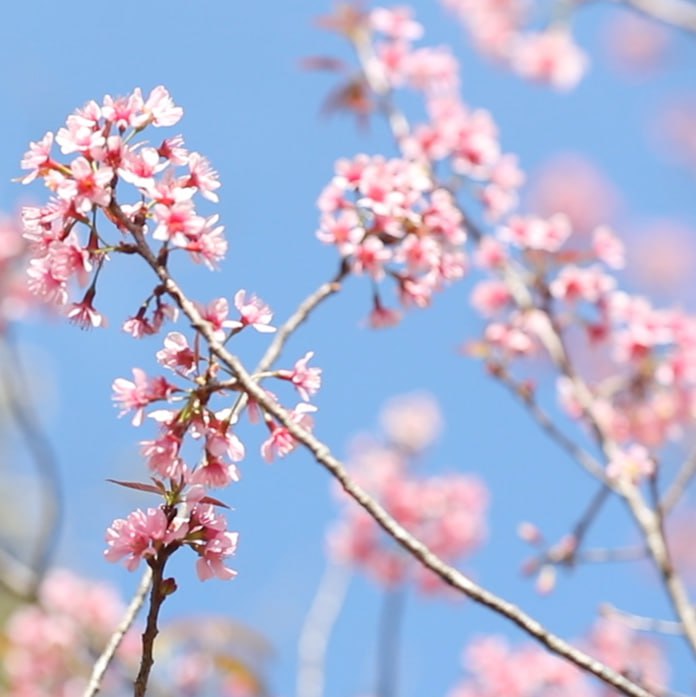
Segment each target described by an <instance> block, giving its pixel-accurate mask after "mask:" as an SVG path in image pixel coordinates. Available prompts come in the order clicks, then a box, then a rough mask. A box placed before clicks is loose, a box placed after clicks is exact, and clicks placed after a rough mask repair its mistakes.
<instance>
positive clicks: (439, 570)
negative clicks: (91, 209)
mask: <svg viewBox="0 0 696 697" xmlns="http://www.w3.org/2000/svg"><path fill="white" fill-rule="evenodd" d="M111 210H112V212H113V213H114V214H115V216H116V218H117V219H118V220H119V222H120V223H121V225H123V226H124V227H126V228H127V229H128V230H129V231H130V232H131V234H132V235H133V237H134V238H135V240H136V243H137V245H138V251H139V253H140V254H141V256H142V257H143V258H144V259H145V261H146V262H147V263H148V264H149V266H150V267H151V268H152V269H153V271H154V272H155V273H156V275H157V277H158V278H159V280H160V281H161V282H162V284H163V286H164V288H165V290H166V292H167V294H168V295H169V296H170V297H171V298H172V300H174V302H175V303H176V305H177V306H178V307H179V308H180V309H181V311H182V312H183V313H184V314H185V315H186V317H188V319H189V321H190V322H191V326H192V328H193V329H194V330H195V331H197V332H199V333H200V334H201V335H202V336H203V337H204V338H205V339H206V341H207V342H208V345H209V347H210V349H211V351H212V352H213V354H214V355H215V356H216V357H217V358H218V359H219V360H220V361H221V362H222V363H223V364H224V365H225V366H226V367H227V368H228V369H229V370H230V371H231V372H232V373H233V374H234V375H235V376H236V377H237V379H238V380H239V383H240V385H241V387H242V388H243V389H244V390H245V391H246V392H248V393H249V396H250V397H251V398H253V399H254V401H256V402H257V404H258V405H259V406H260V408H262V409H263V410H264V411H266V412H267V413H268V414H270V415H272V416H274V417H275V418H276V419H277V420H278V421H279V422H280V423H281V424H283V426H284V427H285V428H286V429H287V431H288V432H289V433H290V434H291V435H292V436H293V437H294V438H295V439H296V440H297V441H298V442H299V443H302V444H303V445H304V446H305V447H306V448H307V449H308V450H309V451H310V452H311V453H312V455H313V456H314V458H315V460H316V461H317V462H318V463H319V464H321V465H323V466H324V467H325V468H326V469H327V470H328V471H329V472H330V473H331V474H332V475H333V476H334V477H335V478H336V479H337V480H338V482H339V483H340V484H341V486H342V487H343V489H344V490H345V491H346V493H347V494H348V495H350V496H351V497H352V498H353V499H354V500H355V501H356V502H357V503H358V504H359V505H360V506H362V508H364V509H365V511H367V512H368V513H369V514H370V515H371V516H372V518H373V519H374V520H375V521H376V522H377V523H378V524H379V526H380V527H381V528H382V529H383V530H385V532H387V534H389V535H390V536H391V537H392V538H393V539H394V540H395V541H396V542H398V543H399V544H400V545H401V546H402V547H404V548H405V549H406V550H407V551H408V552H410V554H411V555H412V556H414V557H415V558H416V559H417V560H419V561H420V562H421V563H422V564H423V565H424V566H425V567H427V568H428V569H430V570H431V571H433V572H434V573H435V574H437V575H438V576H439V577H440V578H441V579H442V580H443V581H444V582H445V583H447V584H448V585H450V586H452V587H453V588H456V589H457V590H459V591H460V592H462V593H464V594H465V595H467V596H468V597H470V598H471V599H473V600H474V601H476V602H478V603H480V604H482V605H485V606H486V607H488V608H490V609H491V610H493V611H494V612H496V613H498V614H500V615H502V616H504V617H506V618H507V619H509V620H510V621H511V622H513V623H514V624H516V625H517V626H519V627H520V628H521V629H522V630H523V631H525V632H526V633H527V634H529V635H530V636H532V637H534V638H535V639H537V640H538V641H539V642H541V643H542V644H543V645H544V646H546V647H547V648H548V649H549V650H550V651H552V652H553V653H555V654H557V655H559V656H561V657H563V658H565V659H567V660H569V661H571V662H572V663H574V664H575V665H576V666H578V667H579V668H581V669H583V670H585V671H587V672H589V673H592V674H593V675H595V676H596V677H597V678H599V679H600V680H603V681H604V682H606V683H607V684H608V685H611V686H612V687H614V688H616V689H617V690H619V691H620V692H623V693H624V694H626V695H631V696H632V697H654V695H653V693H651V692H650V691H648V690H646V689H645V688H643V687H642V686H640V685H638V684H637V683H635V682H634V681H632V680H629V679H628V678H626V677H625V676H623V675H621V674H620V673H618V672H616V671H615V670H613V669H611V668H609V667H608V666H607V665H605V664H603V663H602V662H601V661H598V660H596V659H594V658H592V657H591V656H589V655H587V654H586V653H584V652H583V651H581V650H579V649H577V648H575V647H573V646H571V645H570V644H568V643H567V642H566V641H564V640H563V639H561V638H560V637H558V636H556V635H555V634H553V633H552V632H550V631H549V630H548V629H547V628H546V627H544V625H542V624H541V623H540V622H538V621H537V620H535V619H534V618H533V617H531V616H530V615H528V614H527V613H525V612H523V611H522V610H520V609H519V608H518V607H517V606H515V605H513V604H512V603H510V602H508V601H506V600H504V599H502V598H500V597H498V596H496V595H495V594H493V593H491V592H490V591H488V590H487V589H485V588H483V587H481V586H479V585H478V584H476V583H474V582H473V581H472V580H471V579H469V578H467V577H466V576H465V575H464V574H462V573H461V572H459V571H457V569H455V568H454V567H452V566H449V565H448V564H446V563H445V562H444V561H443V560H442V559H440V558H439V557H438V556H437V555H436V554H434V553H433V552H432V551H431V550H430V549H429V548H428V547H426V546H425V545H424V544H423V543H422V542H420V541H419V540H418V539H417V538H415V537H414V536H413V535H411V534H410V533H409V532H408V531H407V530H406V529H405V528H403V527H402V526H401V525H399V523H398V522H397V521H396V520H395V519H394V518H392V517H391V516H390V515H389V514H388V513H387V511H386V510H385V509H384V508H382V506H380V505H379V504H378V503H377V501H375V500H374V499H373V498H372V497H370V496H369V495H368V494H367V492H365V491H364V490H363V489H362V488H361V487H360V486H359V485H358V484H357V483H356V482H355V481H354V480H353V479H352V478H351V477H350V475H349V474H348V472H347V470H346V469H345V467H344V466H343V464H342V463H341V462H340V461H339V460H338V459H337V458H335V457H334V456H333V455H332V454H331V451H330V449H329V448H328V446H327V445H325V444H324V443H322V442H321V441H320V440H319V439H318V438H316V437H315V436H314V435H313V434H312V433H310V432H309V431H307V430H306V429H305V428H303V427H302V426H301V425H299V424H298V423H296V422H293V421H292V419H291V418H290V414H289V413H288V412H287V411H285V409H284V408H283V407H281V406H280V405H278V404H277V403H276V402H274V401H273V399H271V398H270V397H269V396H268V395H267V394H266V392H265V390H264V389H263V388H262V387H261V386H260V385H258V384H257V383H256V382H255V381H254V380H253V379H252V378H251V375H250V374H249V372H248V371H247V370H246V369H245V368H244V366H243V365H242V363H241V362H240V360H239V359H238V358H237V357H236V356H235V355H233V354H232V353H230V351H228V350H227V349H226V348H225V347H224V346H223V345H222V344H221V343H220V342H219V341H218V340H217V339H216V337H215V336H214V331H213V329H212V327H211V325H210V324H209V323H208V322H207V321H206V320H205V319H203V317H202V315H201V314H200V312H199V311H198V308H197V307H196V306H195V304H194V303H193V302H192V301H191V300H189V299H188V297H187V296H186V295H185V293H184V292H183V291H182V290H181V288H180V287H179V285H178V284H177V283H176V282H175V281H174V279H173V278H172V277H171V275H170V274H169V271H168V269H167V268H166V267H165V266H163V265H162V264H161V263H160V262H159V261H158V259H157V258H156V257H155V255H154V254H153V253H152V250H150V248H149V246H148V245H147V243H146V242H145V239H144V236H143V234H142V230H141V229H140V228H139V227H138V226H137V225H134V224H133V223H131V221H129V220H128V219H127V218H126V216H124V215H123V213H122V212H121V211H120V209H118V207H117V206H115V205H114V206H113V207H112V209H111Z"/></svg>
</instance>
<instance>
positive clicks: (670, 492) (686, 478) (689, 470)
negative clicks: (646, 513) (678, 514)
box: [660, 450, 696, 516]
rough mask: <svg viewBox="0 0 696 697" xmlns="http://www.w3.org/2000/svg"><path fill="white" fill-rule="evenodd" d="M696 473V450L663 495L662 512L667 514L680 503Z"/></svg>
mask: <svg viewBox="0 0 696 697" xmlns="http://www.w3.org/2000/svg"><path fill="white" fill-rule="evenodd" d="M695 475H696V450H694V451H693V452H692V453H691V454H690V455H689V457H688V458H687V459H686V460H685V461H684V463H683V464H682V466H681V468H680V470H679V472H677V476H676V477H675V478H674V481H673V482H672V483H671V484H670V486H669V489H667V492H666V493H665V495H664V496H663V497H662V502H661V503H660V509H661V510H662V514H663V515H664V516H667V515H668V514H669V513H671V512H672V509H673V508H674V507H675V506H676V505H677V503H679V501H680V499H681V497H682V496H683V495H684V492H685V491H686V488H687V487H688V486H689V484H690V483H691V480H692V479H693V478H694V476H695Z"/></svg>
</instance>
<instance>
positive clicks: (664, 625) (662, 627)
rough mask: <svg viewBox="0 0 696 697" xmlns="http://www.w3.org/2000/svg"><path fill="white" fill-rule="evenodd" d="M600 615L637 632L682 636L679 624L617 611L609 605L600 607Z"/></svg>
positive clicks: (682, 629) (682, 628)
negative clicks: (617, 620) (616, 620)
mask: <svg viewBox="0 0 696 697" xmlns="http://www.w3.org/2000/svg"><path fill="white" fill-rule="evenodd" d="M599 613H600V615H603V616H604V617H617V618H618V619H619V620H621V622H622V623H623V624H625V625H626V626H627V627H630V628H631V629H635V630H637V631H639V632H658V633H660V634H684V627H683V626H682V623H681V622H672V621H671V620H660V619H655V618H653V617H644V616H643V615H634V614H633V613H632V612H626V611H624V610H619V608H617V607H614V606H613V605H611V604H609V603H605V604H604V605H601V606H600V608H599Z"/></svg>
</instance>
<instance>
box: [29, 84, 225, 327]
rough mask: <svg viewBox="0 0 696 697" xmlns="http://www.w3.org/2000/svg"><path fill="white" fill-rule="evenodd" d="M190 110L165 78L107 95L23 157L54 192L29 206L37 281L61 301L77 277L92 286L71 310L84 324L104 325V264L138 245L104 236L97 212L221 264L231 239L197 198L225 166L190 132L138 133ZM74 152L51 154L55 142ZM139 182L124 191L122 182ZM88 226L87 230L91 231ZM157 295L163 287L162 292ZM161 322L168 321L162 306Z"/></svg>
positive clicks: (211, 194)
mask: <svg viewBox="0 0 696 697" xmlns="http://www.w3.org/2000/svg"><path fill="white" fill-rule="evenodd" d="M182 113H183V112H182V109H181V108H180V107H177V106H175V105H174V103H173V101H172V99H171V97H170V96H169V93H168V92H167V90H166V89H165V88H164V87H156V88H155V89H153V90H152V92H151V93H150V95H149V96H148V97H147V98H144V97H143V95H142V93H141V91H140V89H136V90H134V92H133V93H132V94H131V95H129V96H128V97H119V98H113V97H111V96H109V95H107V96H106V97H104V99H103V101H102V103H101V104H98V103H97V102H95V101H91V102H89V103H87V104H86V105H85V106H84V107H83V108H81V109H78V110H77V111H76V112H75V113H74V114H72V115H70V116H69V117H68V119H67V122H66V124H65V126H64V127H63V128H61V129H60V130H59V131H58V132H57V133H56V134H55V135H54V134H53V133H50V132H49V133H46V135H45V136H44V137H43V138H42V139H41V140H40V141H38V142H35V143H32V144H31V146H30V149H29V151H28V152H27V153H26V155H25V156H24V159H23V160H22V168H23V169H25V170H28V174H27V175H26V176H25V177H24V178H23V179H22V182H23V183H25V184H27V183H30V182H32V181H34V180H35V179H43V181H44V184H45V185H46V186H47V187H48V188H49V189H50V190H51V192H52V193H53V195H54V196H53V198H52V199H51V200H50V201H49V202H48V203H47V204H46V205H45V206H43V207H35V206H29V207H26V208H25V209H24V211H23V215H22V218H23V224H24V236H25V237H26V238H27V239H28V240H29V241H30V243H31V249H32V258H31V260H30V262H29V279H30V280H29V287H30V289H31V290H32V292H34V293H35V294H37V295H39V296H42V297H45V298H46V299H47V300H49V301H51V302H54V303H56V304H57V305H59V306H64V305H67V303H68V301H69V299H70V296H71V292H70V286H71V285H72V284H73V283H77V284H78V285H80V286H85V285H87V284H88V283H89V284H90V285H89V288H88V290H87V292H86V293H85V295H84V297H83V298H82V300H81V301H79V302H75V303H73V304H72V306H70V307H69V309H68V314H69V316H70V317H71V319H73V320H74V321H75V322H77V323H79V324H81V325H82V326H101V325H103V323H104V320H103V317H102V315H101V314H100V313H99V312H98V311H97V310H95V309H94V305H93V302H94V297H95V293H96V280H97V276H98V271H99V269H100V268H101V267H102V265H103V263H104V262H105V260H106V259H107V257H108V254H110V253H112V252H132V251H134V247H133V245H129V244H128V243H127V242H125V241H124V238H120V239H118V240H116V241H114V242H112V243H109V242H107V241H106V240H105V238H104V236H103V234H102V231H101V230H100V229H99V228H98V222H99V219H98V217H97V215H96V214H97V213H98V212H100V211H101V213H102V214H103V215H104V216H105V217H106V219H108V220H109V221H111V222H112V223H114V224H115V225H116V226H117V227H118V228H119V229H120V230H121V232H122V233H133V231H134V230H137V231H138V232H139V234H142V235H149V236H150V237H151V238H152V240H156V241H159V242H161V243H162V246H163V249H164V248H165V247H166V248H167V249H168V251H175V250H178V249H181V250H186V251H188V252H189V254H190V255H191V257H192V258H193V260H194V261H196V262H203V263H205V264H206V265H208V266H210V267H214V266H215V265H216V264H217V263H218V262H219V261H220V260H221V259H222V258H223V257H224V255H225V252H226V250H227V243H226V241H225V239H224V237H223V234H222V231H223V229H222V226H220V225H218V224H217V222H218V216H216V215H213V216H209V217H204V216H201V215H200V214H199V213H198V212H197V210H196V205H195V203H194V197H195V196H196V195H200V196H202V197H204V198H206V199H208V200H210V201H217V200H218V197H217V193H216V190H217V189H218V188H219V187H220V182H219V180H218V175H217V173H216V172H215V171H214V170H213V169H212V168H211V166H210V163H209V162H208V161H207V160H206V159H205V158H204V157H203V156H201V155H200V154H198V153H195V152H189V151H188V150H186V148H185V147H184V142H183V139H182V138H181V137H180V136H176V137H173V138H169V139H164V140H163V141H162V142H161V143H160V145H159V146H157V147H155V146H152V145H150V144H148V143H147V142H145V141H142V140H138V139H137V137H138V136H139V135H140V134H141V133H142V132H143V131H144V130H145V129H146V128H148V127H154V128H159V127H166V126H172V125H174V124H175V123H177V122H178V121H179V119H180V118H181V115H182ZM54 144H55V145H57V146H58V147H59V148H60V151H61V153H62V154H63V155H64V156H67V157H68V158H69V159H67V160H66V161H62V160H60V159H58V158H56V157H55V156H54V155H53V152H52V151H53V146H54ZM124 184H125V185H128V186H130V187H132V189H131V192H130V193H129V194H123V196H125V197H127V198H126V199H125V200H123V197H122V195H121V189H120V188H119V185H121V188H122V186H123V185H124ZM83 231H84V232H83ZM157 297H159V296H157ZM158 311H159V312H160V315H159V316H158V317H156V318H155V319H156V321H155V322H154V324H155V327H156V326H157V324H159V323H161V320H162V307H161V306H160V304H159V303H158Z"/></svg>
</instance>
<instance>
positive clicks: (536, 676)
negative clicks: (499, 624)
mask: <svg viewBox="0 0 696 697" xmlns="http://www.w3.org/2000/svg"><path fill="white" fill-rule="evenodd" d="M582 643H583V644H584V645H585V648H586V649H587V650H588V651H589V652H590V653H591V654H592V655H593V656H595V657H596V658H597V659H598V660H600V661H602V662H603V663H604V664H605V665H607V666H610V667H611V668H613V669H614V670H616V671H617V672H619V673H621V674H622V675H625V676H627V677H630V678H631V679H632V680H634V681H637V682H638V683H640V684H642V685H645V686H646V687H647V688H648V689H650V690H656V689H659V688H660V686H662V685H665V684H666V681H667V678H668V674H667V662H666V660H665V656H664V655H663V652H662V649H661V647H660V645H659V644H658V643H657V642H656V641H654V640H653V639H650V638H647V637H645V636H641V635H638V634H636V633H634V632H633V631H632V630H630V629H628V628H627V627H626V626H625V625H624V624H622V623H621V622H620V621H619V620H612V619H602V620H600V621H598V622H597V623H596V624H595V626H594V627H593V628H592V630H591V631H590V633H589V636H588V637H587V638H586V639H584V640H583V641H582ZM462 663H463V666H464V669H465V671H466V676H465V677H464V678H463V679H462V680H461V682H460V683H459V684H458V685H456V686H455V687H454V688H453V689H452V690H451V691H450V692H449V693H448V697H551V696H552V695H553V697H596V696H597V695H599V694H608V691H606V690H605V691H604V692H602V691H598V690H597V689H596V688H595V686H594V684H593V683H591V682H590V681H589V680H588V679H587V677H586V675H585V674H584V673H583V672H581V671H580V670H578V669H577V668H576V667H575V666H572V665H571V664H569V663H568V662H567V661H564V660H562V659H560V658H557V657H556V656H552V655H551V654H549V653H547V652H546V651H545V650H544V649H542V648H541V647H539V646H537V645H535V644H524V645H522V646H519V647H512V646H510V645H509V644H508V642H507V641H506V640H505V639H503V638H502V637H495V636H485V637H480V638H478V639H474V640H473V641H472V642H470V643H469V644H468V646H467V647H466V649H465V651H464V654H463V657H462ZM612 694H613V692H612Z"/></svg>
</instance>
